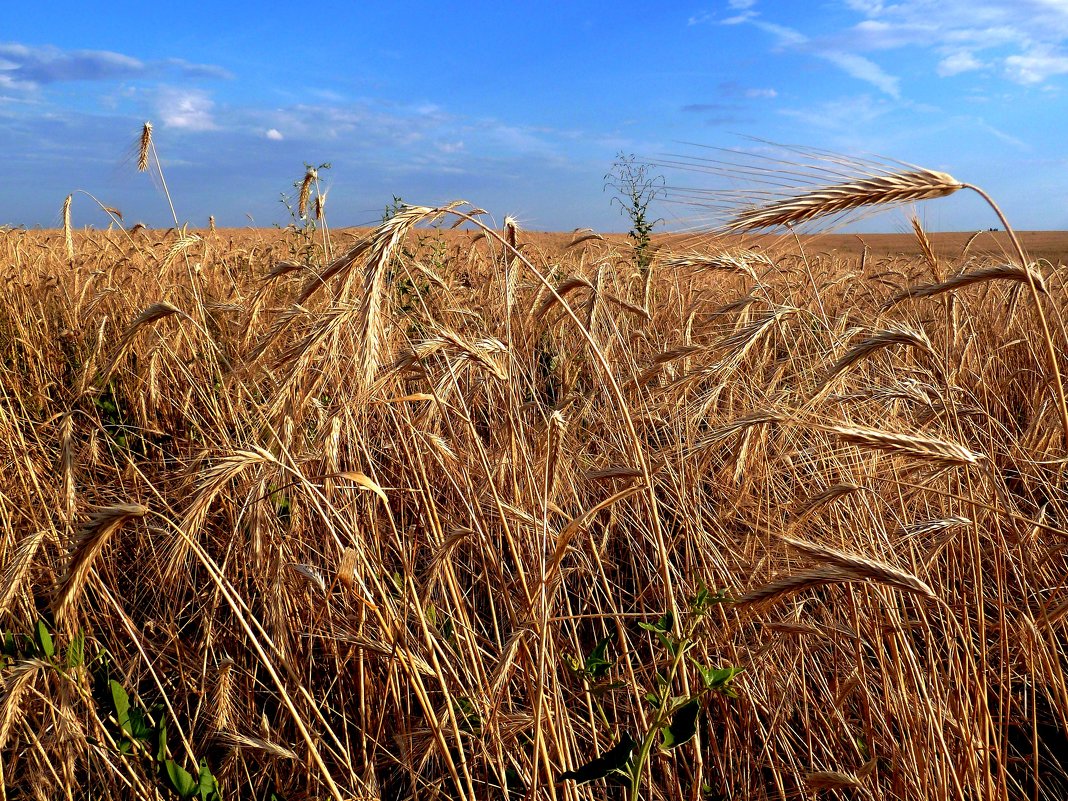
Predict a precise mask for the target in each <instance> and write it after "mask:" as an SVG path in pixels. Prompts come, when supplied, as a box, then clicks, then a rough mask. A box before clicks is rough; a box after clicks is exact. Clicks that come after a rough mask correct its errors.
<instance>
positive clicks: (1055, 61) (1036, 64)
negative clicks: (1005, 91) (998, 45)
mask: <svg viewBox="0 0 1068 801" xmlns="http://www.w3.org/2000/svg"><path fill="white" fill-rule="evenodd" d="M1005 71H1006V73H1007V74H1008V76H1009V77H1010V78H1011V79H1012V80H1014V81H1017V82H1018V83H1023V84H1038V83H1045V81H1046V80H1048V79H1049V78H1052V77H1053V76H1054V75H1064V74H1065V73H1068V55H1065V54H1064V53H1059V52H1050V51H1048V50H1044V49H1043V48H1036V49H1034V50H1032V51H1031V52H1029V53H1024V54H1021V55H1016V56H1009V57H1008V58H1006V59H1005Z"/></svg>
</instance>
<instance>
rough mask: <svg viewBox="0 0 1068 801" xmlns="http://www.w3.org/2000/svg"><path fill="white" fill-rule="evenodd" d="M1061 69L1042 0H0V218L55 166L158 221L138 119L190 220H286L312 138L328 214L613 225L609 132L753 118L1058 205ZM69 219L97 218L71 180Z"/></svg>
mask: <svg viewBox="0 0 1068 801" xmlns="http://www.w3.org/2000/svg"><path fill="white" fill-rule="evenodd" d="M57 20H62V23H60V24H57ZM1066 90H1068V0H967V2H965V0H898V2H886V3H884V2H876V1H875V0H810V1H809V2H803V3H802V2H795V1H794V0H790V1H789V2H788V1H787V0H710V2H684V1H683V0H676V1H675V2H671V3H659V4H657V3H648V2H641V3H639V2H631V1H630V0H621V1H617V2H612V3H591V2H567V3H564V2H540V3H533V2H531V3H525V2H524V3H502V2H499V1H498V2H492V3H490V2H481V0H472V1H470V2H467V3H464V4H460V5H457V4H442V3H421V2H406V3H329V2H320V3H316V4H311V5H293V4H291V3H286V4H280V3H279V4H270V3H262V2H257V3H250V2H241V1H240V0H239V1H237V2H228V3H217V2H212V3H206V2H199V0H188V2H185V3H183V4H181V5H180V6H173V7H170V8H159V7H152V6H151V5H148V4H144V3H138V4H136V5H135V4H125V3H121V2H118V3H116V2H112V3H109V4H107V5H104V4H92V3H66V2H48V3H35V4H26V5H23V6H21V8H20V13H19V20H18V22H17V23H14V24H12V23H11V22H10V20H9V21H8V23H7V25H6V26H5V30H4V32H3V33H0V152H3V154H4V157H3V159H2V160H0V224H5V223H6V224H16V225H17V224H24V225H36V224H41V225H46V226H49V225H55V224H57V222H58V220H59V208H60V206H61V204H62V201H63V198H64V197H65V196H66V195H67V194H68V193H69V192H71V191H73V190H77V189H81V190H85V191H87V192H91V193H92V194H93V195H95V196H97V197H99V198H100V199H101V200H102V201H103V202H105V203H107V204H110V205H114V206H116V207H118V208H120V209H121V210H122V211H123V212H124V213H125V214H126V219H127V222H132V221H138V220H140V221H144V222H146V223H148V224H149V225H167V224H168V219H169V212H168V210H167V207H166V203H165V200H164V199H163V198H162V196H161V195H160V193H159V191H158V189H157V187H156V186H154V185H153V183H152V182H151V181H150V180H149V179H148V178H147V177H146V176H145V175H141V174H138V173H136V170H135V162H136V159H135V158H131V156H132V154H133V153H134V142H135V140H136V137H137V134H138V132H139V130H140V126H141V123H142V122H143V121H145V120H151V121H152V122H153V123H154V125H155V128H156V143H157V147H158V150H159V153H160V156H161V158H162V159H163V163H164V170H165V173H166V177H167V182H168V184H169V186H170V189H171V192H172V195H173V196H174V200H175V205H176V206H177V210H178V214H179V217H180V218H181V219H182V220H183V221H189V222H191V223H193V224H194V225H197V226H202V225H205V224H206V221H207V217H208V215H209V214H214V215H215V216H216V219H217V221H218V223H219V224H220V225H235V226H237V225H249V224H250V222H249V216H251V218H252V219H253V220H254V221H255V224H256V225H264V226H266V225H271V224H273V223H276V222H285V221H287V220H288V218H287V216H286V213H285V210H284V208H283V207H282V205H281V204H280V203H279V194H280V193H282V192H287V191H288V192H292V182H293V181H295V180H298V179H299V178H300V177H301V176H302V175H303V165H304V163H305V162H312V163H319V162H324V161H329V162H331V163H332V165H333V167H332V169H331V170H329V171H328V172H324V174H323V178H324V184H325V186H327V187H328V189H329V195H328V202H327V206H326V209H327V213H328V217H329V219H330V220H331V222H332V223H333V224H335V225H347V224H362V223H368V222H372V221H374V220H376V219H377V218H379V217H380V216H381V210H382V209H383V207H384V206H385V205H386V204H387V203H388V202H389V201H390V200H391V198H392V196H393V195H394V194H397V195H400V196H401V197H402V198H404V199H405V200H406V201H409V202H417V203H425V204H434V203H441V202H446V201H449V200H453V199H457V198H463V199H466V200H469V201H471V202H473V203H475V204H477V205H479V206H481V207H483V208H486V209H487V210H489V211H490V212H491V213H492V214H493V215H494V217H495V218H496V219H497V220H500V219H502V218H503V217H504V215H506V214H512V215H515V216H516V217H518V219H519V220H520V222H521V223H522V224H524V225H525V226H526V227H528V228H530V229H538V230H570V229H572V228H576V227H579V226H592V227H594V228H598V229H601V230H613V229H615V230H624V229H625V225H626V220H625V219H624V218H622V217H621V216H620V214H619V210H618V208H616V207H613V206H611V205H610V203H609V197H608V196H607V195H606V194H605V192H604V191H603V176H604V174H605V172H606V171H607V170H608V169H609V167H610V166H611V164H612V162H613V160H614V157H615V155H616V153H617V152H619V151H624V152H627V153H635V154H636V155H637V156H638V157H639V159H641V160H646V161H657V160H660V159H666V157H667V155H668V154H673V153H682V154H690V155H702V152H701V151H700V150H698V149H697V148H695V147H694V146H693V145H691V144H685V143H697V144H700V145H709V146H714V147H727V148H741V149H743V150H745V149H749V148H753V147H757V145H754V144H753V143H751V142H750V141H749V140H747V139H745V138H744V137H746V136H751V137H757V138H760V139H766V140H772V141H776V142H788V143H794V144H802V145H808V146H813V147H819V148H824V149H828V150H833V151H836V152H842V153H848V154H872V153H875V154H880V155H883V156H888V157H892V158H896V159H900V160H903V161H907V162H911V163H916V164H920V165H923V166H925V167H930V168H933V169H940V170H945V171H948V172H950V173H952V174H953V175H954V176H956V177H957V178H958V179H960V180H963V181H968V182H971V183H975V184H978V185H980V186H982V187H984V188H985V189H987V190H988V191H989V192H990V193H991V194H993V195H994V196H995V198H996V199H997V200H998V201H999V202H1001V203H1002V205H1003V207H1004V208H1005V211H1006V213H1007V214H1008V215H1009V217H1010V219H1011V220H1012V221H1013V223H1014V224H1015V225H1016V226H1017V227H1019V228H1022V229H1039V228H1061V229H1064V228H1068V202H1066V201H1068V191H1066V190H1068V147H1066V144H1065V143H1066V141H1068V136H1066V127H1068V126H1066V123H1068V113H1066V112H1068V105H1066V101H1068V97H1066ZM668 183H669V184H670V185H695V186H704V185H709V179H707V178H705V177H704V176H701V175H698V174H681V175H680V174H675V173H669V174H668ZM919 212H920V214H921V217H922V218H923V219H924V220H925V222H926V223H927V225H928V226H929V227H931V228H932V229H935V230H939V229H942V230H949V229H958V230H968V229H976V228H985V227H989V226H992V225H994V224H996V221H995V220H993V219H992V218H990V216H989V214H988V213H987V212H985V211H984V210H983V208H982V207H981V206H980V205H979V204H978V203H976V202H975V201H973V200H970V199H968V198H964V197H962V196H955V197H953V198H949V199H945V200H941V201H937V202H934V203H926V204H923V205H922V206H920V208H919ZM658 213H659V214H661V215H663V216H664V217H665V218H666V227H667V228H683V227H690V226H692V225H694V224H700V222H701V221H700V210H699V209H695V208H690V207H687V206H680V205H677V204H668V205H665V206H663V207H661V208H660V209H658ZM903 219H904V217H903V215H902V214H901V213H900V212H899V213H897V214H896V215H892V216H890V217H888V218H879V219H876V220H866V221H865V222H864V223H863V224H862V225H861V227H862V228H866V229H868V230H898V229H901V228H902V226H903ZM74 222H75V225H82V224H95V225H101V224H104V223H106V218H104V217H103V216H102V215H101V214H100V213H99V212H97V211H94V209H93V208H92V204H91V202H90V201H89V200H88V199H87V198H84V197H82V196H77V198H76V200H75V204H74Z"/></svg>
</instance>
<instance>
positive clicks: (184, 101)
mask: <svg viewBox="0 0 1068 801" xmlns="http://www.w3.org/2000/svg"><path fill="white" fill-rule="evenodd" d="M214 106H215V103H214V102H213V101H212V99H211V98H210V97H208V95H207V93H206V92H203V91H201V90H199V89H177V88H175V87H171V86H165V87H163V88H161V89H160V91H159V94H158V95H157V97H156V110H157V113H158V114H159V116H160V119H161V120H162V121H163V124H164V125H166V126H167V127H169V128H179V129H181V130H185V131H211V130H214V129H215V128H216V125H215V120H214V118H213V117H212V109H213V108H214Z"/></svg>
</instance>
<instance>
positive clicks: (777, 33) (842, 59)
mask: <svg viewBox="0 0 1068 801" xmlns="http://www.w3.org/2000/svg"><path fill="white" fill-rule="evenodd" d="M753 24H754V25H756V26H757V27H758V28H760V29H761V30H763V31H766V32H767V33H770V34H772V35H773V36H774V37H775V38H776V40H777V42H778V46H779V47H780V48H783V49H796V50H800V51H802V52H808V53H811V54H812V55H814V56H816V57H817V58H820V59H823V60H824V61H827V62H830V63H831V64H833V65H834V66H836V67H838V68H839V69H840V70H842V71H843V72H845V73H846V74H847V75H849V76H851V77H853V78H856V79H857V80H860V81H865V82H867V83H870V84H871V85H872V86H875V87H876V88H877V89H879V91H881V92H884V93H886V94H887V95H889V96H890V97H893V98H898V97H900V96H901V90H900V80H899V79H898V78H897V77H896V76H894V75H891V74H890V73H888V72H886V70H884V69H883V68H882V67H880V66H879V65H878V64H876V63H875V62H874V61H872V60H871V59H869V58H866V57H864V56H862V55H860V54H858V53H851V52H849V51H846V50H840V49H836V48H831V47H826V46H825V45H823V44H821V43H820V42H819V41H817V40H814V39H812V38H811V37H809V36H807V35H805V34H803V33H801V31H798V30H794V29H793V28H789V27H786V26H785V25H779V24H777V23H774V22H766V21H764V20H754V22H753Z"/></svg>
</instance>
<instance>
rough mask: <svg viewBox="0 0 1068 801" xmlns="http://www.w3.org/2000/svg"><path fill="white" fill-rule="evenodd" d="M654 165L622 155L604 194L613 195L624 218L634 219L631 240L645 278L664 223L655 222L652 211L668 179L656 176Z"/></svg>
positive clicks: (606, 180)
mask: <svg viewBox="0 0 1068 801" xmlns="http://www.w3.org/2000/svg"><path fill="white" fill-rule="evenodd" d="M652 170H653V167H652V165H650V164H643V163H642V162H639V161H638V160H637V158H635V156H634V154H633V153H631V154H629V155H628V154H626V153H622V152H620V153H619V154H618V155H617V156H616V160H615V162H614V163H613V164H612V169H611V170H609V172H608V173H607V174H606V175H605V177H604V190H605V191H606V192H607V191H609V190H611V192H612V203H613V204H614V205H617V206H619V211H620V214H623V215H625V216H626V217H628V218H629V219H630V226H631V227H630V231H629V232H628V233H627V236H629V237H630V240H631V244H632V245H633V248H634V265H635V266H636V267H637V268H638V270H639V271H640V272H641V273H642V274H645V273H646V272H647V271H648V269H649V265H650V264H652V260H653V258H652V253H651V245H652V233H653V229H654V228H655V227H656V226H657V224H658V223H660V222H663V220H661V219H659V218H657V219H654V218H653V217H652V215H651V214H650V211H649V207H650V206H651V205H652V204H653V202H654V201H655V200H656V199H657V198H658V197H660V196H661V195H662V194H663V192H664V176H663V175H659V174H654V173H653V172H652Z"/></svg>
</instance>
